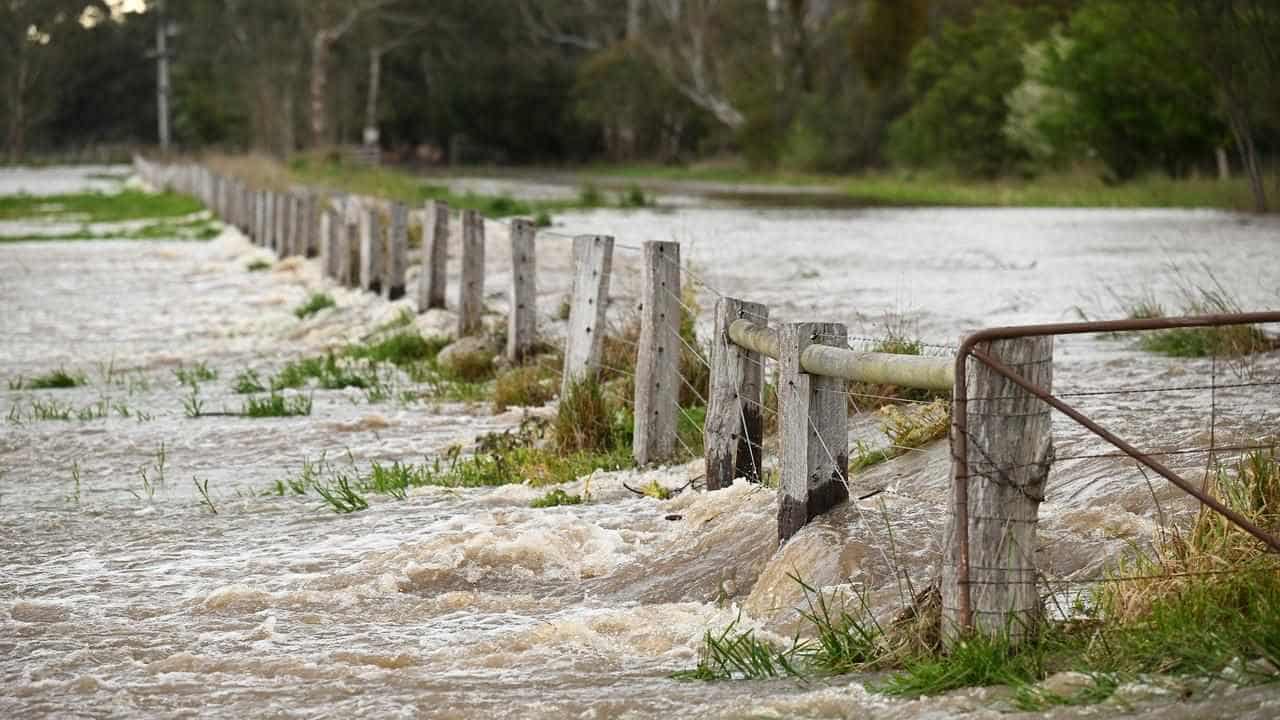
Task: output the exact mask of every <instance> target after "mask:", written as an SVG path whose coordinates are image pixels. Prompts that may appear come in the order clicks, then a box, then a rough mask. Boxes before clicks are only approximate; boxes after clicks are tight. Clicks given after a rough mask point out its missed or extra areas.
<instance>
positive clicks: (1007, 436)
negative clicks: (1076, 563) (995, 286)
mask: <svg viewBox="0 0 1280 720" xmlns="http://www.w3.org/2000/svg"><path fill="white" fill-rule="evenodd" d="M977 349H978V350H981V351H984V352H986V353H987V354H989V355H991V356H992V357H995V358H996V359H998V360H1000V361H1001V362H1003V363H1004V364H1005V365H1008V366H1009V367H1010V368H1012V369H1013V370H1014V371H1015V372H1017V373H1019V374H1020V375H1022V377H1024V378H1026V379H1027V380H1028V381H1030V382H1032V383H1034V384H1035V385H1037V386H1039V387H1041V388H1043V389H1045V390H1047V391H1051V390H1052V389H1053V337H1052V336H1043V337H1028V338H1014V339H1009V340H995V341H992V342H990V343H980V344H979V345H978V346H977ZM966 367H967V372H966V373H965V375H966V378H965V385H966V387H965V388H964V397H965V403H964V405H965V430H964V435H965V437H963V438H962V437H957V432H956V426H955V424H953V425H952V435H951V444H952V447H953V448H954V447H955V444H956V443H959V442H966V441H967V452H968V457H967V460H968V468H967V472H965V469H964V468H960V467H958V465H957V463H955V462H953V463H952V470H951V502H950V505H949V507H950V508H951V514H950V516H949V517H948V521H947V527H946V530H945V534H944V535H943V561H942V587H941V591H942V632H943V639H944V641H945V642H946V644H947V645H948V646H950V645H952V644H953V643H954V642H956V640H958V639H960V638H962V637H963V636H964V631H965V620H966V618H965V617H964V612H963V609H964V607H966V606H967V607H968V609H969V610H970V613H971V615H970V617H971V619H972V629H973V630H974V631H976V632H979V633H984V634H988V635H990V634H995V633H1008V635H1009V637H1010V638H1011V639H1012V640H1013V641H1015V642H1016V641H1018V640H1021V639H1022V638H1024V637H1026V636H1027V635H1029V634H1032V633H1034V632H1035V629H1036V624H1037V623H1038V621H1039V620H1040V619H1041V604H1040V595H1039V593H1038V592H1037V591H1036V564H1035V551H1036V527H1037V525H1038V521H1039V511H1040V502H1041V501H1042V500H1043V499H1044V489H1045V481H1046V480H1047V479H1048V477H1049V469H1050V467H1051V466H1052V465H1053V433H1052V424H1053V423H1052V420H1053V418H1052V408H1050V407H1049V405H1048V404H1046V403H1045V402H1043V401H1041V400H1039V399H1038V398H1036V397H1035V396H1034V395H1032V394H1031V393H1028V392H1027V391H1026V390H1023V389H1022V388H1021V387H1019V386H1018V385H1016V384H1014V383H1013V382H1012V381H1010V380H1008V379H1007V378H1005V377H1004V376H1003V375H1000V374H999V373H996V372H995V371H993V370H991V368H989V367H987V366H986V365H985V364H983V363H982V362H981V361H980V360H978V359H977V358H973V357H971V358H969V360H968V361H967V363H966ZM957 384H959V383H957ZM958 396H959V395H957V397H958ZM952 457H955V453H954V452H953V453H952ZM961 482H963V483H964V492H963V493H962V495H963V496H967V497H961V494H958V493H957V486H958V483H961ZM958 498H959V499H958ZM962 499H963V500H967V501H966V502H965V503H964V506H963V509H964V513H965V515H966V516H967V522H965V523H963V524H962V523H960V522H959V521H958V515H959V513H960V511H961V506H960V502H961V500H962ZM962 527H964V528H965V530H966V533H965V534H966V535H967V541H968V543H967V545H968V556H967V560H968V562H967V565H968V578H967V582H966V579H965V578H964V577H963V574H964V573H963V571H962V569H961V567H960V566H961V565H962V563H963V558H962V552H963V549H964V546H965V538H964V537H963V536H962V535H961V533H960V529H961V528H962ZM965 600H967V601H968V602H965Z"/></svg>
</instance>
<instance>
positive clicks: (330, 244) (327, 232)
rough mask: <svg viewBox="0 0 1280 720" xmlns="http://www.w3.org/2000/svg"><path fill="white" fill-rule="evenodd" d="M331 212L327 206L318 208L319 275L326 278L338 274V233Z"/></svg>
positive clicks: (334, 276)
mask: <svg viewBox="0 0 1280 720" xmlns="http://www.w3.org/2000/svg"><path fill="white" fill-rule="evenodd" d="M336 229H337V223H335V222H334V217H333V212H332V211H331V210H329V208H322V209H321V210H320V219H319V221H318V231H319V233H320V275H321V276H322V277H326V278H336V277H337V276H338V268H337V260H338V233H337V232H336Z"/></svg>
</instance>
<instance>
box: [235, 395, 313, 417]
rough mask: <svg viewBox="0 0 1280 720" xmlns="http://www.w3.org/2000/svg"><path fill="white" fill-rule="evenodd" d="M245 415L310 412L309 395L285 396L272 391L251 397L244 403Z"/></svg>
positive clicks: (281, 414)
mask: <svg viewBox="0 0 1280 720" xmlns="http://www.w3.org/2000/svg"><path fill="white" fill-rule="evenodd" d="M242 414H243V415H244V416H245V417H251V418H265V417H295V416H299V415H310V414H311V396H310V395H292V396H285V395H281V394H279V393H277V392H272V393H271V394H269V395H267V396H266V397H265V398H263V397H251V398H249V399H248V401H246V402H245V404H244V410H243V413H242Z"/></svg>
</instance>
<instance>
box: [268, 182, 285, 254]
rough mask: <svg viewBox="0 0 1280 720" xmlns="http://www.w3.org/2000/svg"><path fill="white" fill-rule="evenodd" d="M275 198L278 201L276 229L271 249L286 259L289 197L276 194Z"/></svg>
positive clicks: (276, 202)
mask: <svg viewBox="0 0 1280 720" xmlns="http://www.w3.org/2000/svg"><path fill="white" fill-rule="evenodd" d="M275 197H276V201H275V215H276V216H275V229H274V230H273V231H272V237H271V240H272V243H271V244H272V248H271V249H272V250H275V251H276V256H277V257H280V258H284V257H285V255H286V254H287V253H288V246H287V245H286V243H287V242H288V241H287V238H288V233H287V230H288V227H289V225H288V217H289V213H288V209H289V203H288V198H289V196H288V195H286V194H285V193H276V194H275Z"/></svg>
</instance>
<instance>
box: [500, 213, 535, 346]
mask: <svg viewBox="0 0 1280 720" xmlns="http://www.w3.org/2000/svg"><path fill="white" fill-rule="evenodd" d="M535 237H537V230H535V229H534V226H533V223H532V222H531V221H529V220H525V219H523V218H516V219H514V220H512V221H511V312H510V314H509V315H508V316H507V359H508V360H510V361H511V362H513V363H522V362H524V361H525V360H527V359H528V358H529V357H530V356H531V355H532V354H533V347H534V343H535V342H537V336H538V264H537V257H536V253H535V251H534V238H535Z"/></svg>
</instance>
